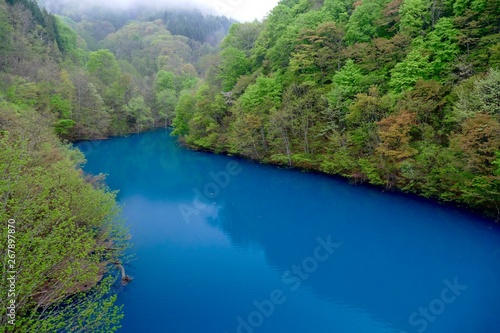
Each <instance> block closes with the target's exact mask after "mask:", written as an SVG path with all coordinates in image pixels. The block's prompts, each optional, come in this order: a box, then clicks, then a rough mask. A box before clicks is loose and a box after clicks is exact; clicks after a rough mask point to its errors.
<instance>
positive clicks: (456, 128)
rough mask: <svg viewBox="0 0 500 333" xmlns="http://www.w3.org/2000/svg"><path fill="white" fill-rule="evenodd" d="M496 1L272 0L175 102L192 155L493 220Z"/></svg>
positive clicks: (498, 46) (498, 122)
mask: <svg viewBox="0 0 500 333" xmlns="http://www.w3.org/2000/svg"><path fill="white" fill-rule="evenodd" d="M499 117H500V2H499V1H498V0H444V1H438V0H433V1H429V0H393V1H387V0H373V1H357V2H354V1H351V0H282V1H280V3H279V5H278V6H276V7H275V8H274V9H273V10H272V12H271V13H270V14H269V15H268V17H267V18H266V19H265V20H264V22H262V23H260V22H253V23H244V24H236V25H233V26H232V27H231V29H230V31H229V35H228V36H227V37H226V38H225V39H224V40H223V42H222V43H221V53H220V61H219V62H218V63H217V64H215V65H213V66H212V67H211V68H210V69H209V71H208V74H207V77H206V80H205V81H204V83H202V84H201V85H200V86H199V88H198V89H197V90H196V91H194V92H193V93H191V94H183V95H182V96H181V97H180V99H179V103H178V104H177V106H176V116H175V119H174V122H173V125H174V126H175V131H174V134H177V135H180V136H181V137H182V138H183V140H185V142H186V143H187V144H188V145H190V146H192V147H196V148H199V149H207V150H212V151H215V152H224V153H230V154H237V155H242V156H245V157H248V158H251V159H255V160H259V161H263V162H266V163H275V164H279V165H284V166H290V167H298V168H304V169H311V170H319V171H322V172H325V173H328V174H337V175H342V176H345V177H348V178H349V179H350V180H351V181H352V182H355V183H370V184H374V185H378V186H383V187H385V188H386V189H394V190H396V189H397V190H401V191H405V192H411V193H417V194H419V195H422V196H425V197H430V198H437V199H439V200H442V201H446V202H454V203H458V204H460V205H463V206H467V207H472V208H473V209H477V210H479V211H481V212H483V213H485V214H487V215H490V216H493V217H496V218H497V219H498V218H499V217H500V209H499V205H500V118H499Z"/></svg>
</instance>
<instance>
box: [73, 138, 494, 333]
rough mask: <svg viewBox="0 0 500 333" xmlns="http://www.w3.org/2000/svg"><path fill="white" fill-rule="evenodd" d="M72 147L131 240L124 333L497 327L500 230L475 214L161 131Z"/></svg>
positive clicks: (490, 332)
mask: <svg viewBox="0 0 500 333" xmlns="http://www.w3.org/2000/svg"><path fill="white" fill-rule="evenodd" d="M78 146H79V147H80V149H81V150H82V151H83V152H84V153H85V154H86V157H87V159H88V163H87V165H86V167H85V170H86V171H87V172H92V173H106V174H108V177H107V184H108V185H109V186H110V188H112V189H114V190H120V192H119V195H118V198H119V201H120V202H121V203H122V204H123V205H124V215H125V217H126V218H127V220H128V224H129V226H130V231H131V234H132V237H133V239H132V242H133V244H134V246H133V248H132V251H133V252H134V253H135V257H136V259H137V260H135V261H132V262H130V263H129V264H128V265H127V267H126V268H127V273H128V274H130V275H132V276H133V277H134V280H133V281H132V283H130V284H129V285H128V286H126V287H124V288H122V289H120V290H119V299H118V302H119V303H120V304H123V305H124V311H125V318H124V320H123V323H122V324H123V327H122V328H121V329H120V330H119V332H121V333H136V332H172V333H194V332H196V333H200V332H214V333H224V332H237V333H252V332H256V333H257V332H258V333H281V332H297V333H326V332H328V333H336V332H339V333H343V332H346V333H365V332H366V333H379V332H398V333H402V332H408V333H411V332H429V333H431V332H436V333H469V332H471V333H472V332H473V333H483V332H484V333H495V332H499V330H500V329H499V327H500V316H499V315H498V314H499V313H500V230H499V229H498V228H497V227H495V226H492V225H491V223H488V221H485V220H483V219H481V218H479V217H477V216H474V215H471V214H467V213H464V212H462V211H458V210H456V209H452V208H449V207H446V206H442V205H439V204H436V203H433V202H429V201H425V200H422V199H418V198H414V197H410V196H403V195H398V194H390V193H381V191H380V190H379V189H374V188H369V187H363V186H353V185H349V184H348V183H347V182H345V181H344V180H340V179H336V178H332V177H327V176H323V175H318V174H311V173H303V172H299V171H293V170H284V169H279V168H276V167H272V166H265V165H260V164H256V163H251V162H248V161H245V160H242V159H237V158H231V157H225V156H217V155H212V154H208V153H201V152H193V151H189V150H186V149H183V148H180V147H179V146H178V145H177V144H176V142H175V139H174V138H171V137H170V136H169V135H168V132H167V131H163V130H162V131H155V132H150V133H146V134H141V135H131V136H129V137H127V138H114V139H111V140H106V141H95V142H81V143H79V144H78Z"/></svg>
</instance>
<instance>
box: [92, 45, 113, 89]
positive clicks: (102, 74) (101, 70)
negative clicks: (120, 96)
mask: <svg viewBox="0 0 500 333" xmlns="http://www.w3.org/2000/svg"><path fill="white" fill-rule="evenodd" d="M87 69H88V71H89V73H90V74H91V75H93V76H95V77H96V78H98V79H99V80H100V81H101V82H102V83H103V84H105V85H111V84H112V83H114V82H117V81H118V79H119V78H120V75H121V70H120V66H119V65H118V62H117V61H116V58H115V55H114V54H113V53H111V52H110V51H109V50H98V51H95V52H91V53H90V54H89V60H88V62H87Z"/></svg>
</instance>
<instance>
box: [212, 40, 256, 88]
mask: <svg viewBox="0 0 500 333" xmlns="http://www.w3.org/2000/svg"><path fill="white" fill-rule="evenodd" d="M249 70H250V60H249V59H248V58H247V56H246V55H245V52H244V51H242V50H239V49H237V48H235V47H228V48H225V49H224V50H222V52H221V63H220V70H219V77H220V78H221V79H222V90H223V91H230V90H231V89H233V87H234V85H235V84H236V82H237V81H238V78H239V77H240V76H242V75H245V74H247V73H248V71H249Z"/></svg>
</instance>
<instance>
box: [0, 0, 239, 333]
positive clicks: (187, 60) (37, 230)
mask: <svg viewBox="0 0 500 333" xmlns="http://www.w3.org/2000/svg"><path fill="white" fill-rule="evenodd" d="M52 3H54V2H52ZM172 13H173V12H171V11H164V12H162V13H161V14H158V15H157V16H158V17H150V18H146V19H139V18H137V19H130V18H129V17H128V16H127V15H125V14H123V15H122V16H119V15H118V16H113V15H112V14H111V13H110V12H107V13H106V12H104V13H103V12H101V11H95V12H94V13H92V12H90V13H86V14H85V15H83V16H81V17H73V18H71V17H68V16H56V15H54V14H50V13H49V12H47V10H45V9H41V8H40V7H38V5H37V3H36V2H35V1H32V0H7V1H5V0H0V197H1V201H0V220H1V221H2V225H1V226H0V230H1V233H2V235H3V236H2V241H0V256H1V257H2V258H3V259H2V263H3V265H2V270H1V274H0V275H1V279H0V331H1V332H23V333H24V332H30V333H40V332H63V331H64V332H92V333H94V332H105V333H109V332H114V331H116V330H117V329H118V328H119V322H120V319H121V318H122V317H123V313H122V309H121V307H119V306H117V305H116V304H115V301H116V290H115V289H114V288H113V283H114V278H113V277H114V276H117V275H119V273H120V271H119V270H117V268H122V267H123V265H122V261H123V251H124V249H126V248H127V244H128V242H127V239H128V236H127V231H126V229H125V228H124V226H123V223H122V221H121V219H120V214H119V213H120V208H119V206H118V205H117V203H116V194H115V193H113V192H110V191H109V190H108V189H107V188H106V186H105V185H104V182H103V177H102V176H91V175H86V174H84V173H83V171H82V170H81V167H82V164H83V163H84V162H85V161H84V157H83V155H82V154H81V153H80V152H79V151H78V150H76V149H74V148H72V146H71V144H69V143H68V141H74V140H81V139H97V138H105V137H108V136H110V135H118V134H127V133H131V132H139V131H144V130H147V129H151V128H154V127H157V126H166V125H168V124H169V123H170V122H171V119H172V117H173V114H174V110H175V105H176V104H177V102H178V99H179V96H180V95H181V93H183V92H184V91H188V90H189V89H194V88H195V87H196V86H197V84H198V82H199V76H200V75H203V73H204V72H205V71H206V70H207V69H208V67H209V66H210V65H211V64H212V63H215V62H216V61H217V53H216V47H214V46H213V45H212V44H211V43H213V42H214V41H213V40H209V41H207V42H205V41H203V40H202V39H204V38H205V37H206V36H203V35H199V34H198V35H197V36H192V37H193V38H195V37H196V38H198V39H200V40H195V39H190V38H188V37H186V36H180V35H174V34H172V33H171V32H170V31H169V30H167V28H166V27H167V26H168V27H171V28H175V29H177V30H179V31H181V32H182V33H183V34H186V35H189V34H196V33H198V32H199V31H201V30H206V29H207V28H206V27H207V25H210V24H212V25H213V30H214V32H215V31H216V32H217V34H218V35H217V34H216V35H214V38H219V39H221V38H222V37H223V35H224V34H225V32H226V31H227V27H228V26H229V25H228V22H230V20H228V19H227V18H222V17H209V16H207V17H205V16H203V19H200V15H201V14H199V13H198V12H189V15H188V14H186V13H187V12H185V13H184V14H181V13H180V12H175V13H178V14H175V13H173V14H172ZM168 15H170V16H168ZM160 16H161V17H160ZM133 17H135V16H133ZM179 17H184V19H185V20H187V21H183V22H181V23H182V24H181V23H179V22H176V21H175V20H176V18H179ZM163 18H168V19H169V22H167V23H168V24H167V23H166V22H164V21H163ZM190 20H193V21H194V20H196V21H197V24H198V25H195V24H192V26H193V27H194V28H192V29H187V28H186V27H188V26H191V23H192V22H190ZM110 22H112V23H110ZM214 22H215V23H214ZM219 23H221V24H222V25H219ZM113 24H115V25H113ZM224 24H225V25H226V28H224ZM105 27H108V28H109V29H108V30H106V28H105ZM224 29H226V30H224ZM97 32H99V33H100V35H97ZM181 32H179V33H181ZM205 32H207V31H205ZM207 33H208V32H207ZM9 221H10V222H9ZM12 221H15V222H12ZM14 226H15V229H14ZM8 235H10V239H9V240H8V239H7V237H8ZM9 260H10V261H9ZM8 278H9V279H8ZM12 281H15V288H13V287H12V286H13V284H12ZM12 301H14V303H15V311H16V313H15V325H13V324H12V321H13V318H11V317H8V316H7V312H6V311H9V313H11V310H8V309H7V306H10V305H11V304H12Z"/></svg>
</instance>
